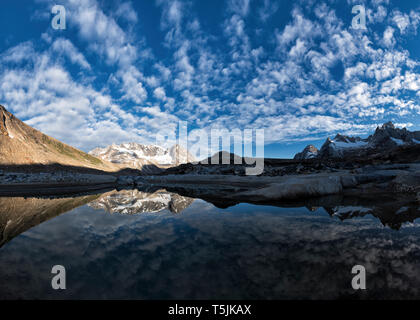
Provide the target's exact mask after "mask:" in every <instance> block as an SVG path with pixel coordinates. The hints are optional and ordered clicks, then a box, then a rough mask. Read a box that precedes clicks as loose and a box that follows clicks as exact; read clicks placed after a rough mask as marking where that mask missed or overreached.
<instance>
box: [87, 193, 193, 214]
mask: <svg viewBox="0 0 420 320" xmlns="http://www.w3.org/2000/svg"><path fill="white" fill-rule="evenodd" d="M193 201H194V199H192V198H188V197H183V196H180V195H178V194H176V193H172V192H166V191H164V190H159V191H156V192H154V193H149V192H142V191H139V190H123V191H112V192H109V193H106V194H104V195H103V196H102V197H101V198H100V199H98V200H96V201H94V202H92V203H90V204H89V206H91V207H92V208H95V209H104V210H106V211H107V212H109V213H121V214H138V213H145V212H159V211H162V210H165V209H168V210H169V211H171V212H173V213H179V212H181V211H183V210H184V209H185V208H187V207H189V206H190V205H191V203H192V202H193Z"/></svg>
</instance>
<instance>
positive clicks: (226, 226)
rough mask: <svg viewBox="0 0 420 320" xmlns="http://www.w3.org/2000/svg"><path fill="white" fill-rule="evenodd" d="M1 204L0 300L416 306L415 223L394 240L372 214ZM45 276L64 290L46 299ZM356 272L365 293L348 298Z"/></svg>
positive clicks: (152, 199) (130, 195)
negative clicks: (62, 274)
mask: <svg viewBox="0 0 420 320" xmlns="http://www.w3.org/2000/svg"><path fill="white" fill-rule="evenodd" d="M0 204H1V207H0V239H1V242H0V245H1V247H0V298H2V299H15V298H24V299H27V298H47V299H68V298H71V299H92V298H93V299H110V298H112V299H212V298H214V299H238V298H241V299H314V298H322V299H335V298H356V299H360V298H362V299H366V298H371V299H373V298H420V293H419V291H420V225H419V223H418V222H417V221H414V222H406V223H403V224H402V226H401V227H400V229H399V230H394V229H392V228H390V227H388V226H383V225H382V223H381V221H380V220H379V219H378V218H376V217H374V216H373V215H371V214H369V213H367V214H365V215H364V216H363V217H362V216H359V217H353V218H352V219H345V220H342V219H340V218H342V214H343V210H344V213H345V212H346V210H347V211H348V208H347V209H346V208H344V209H343V208H341V211H340V210H338V209H336V211H337V212H338V213H340V212H341V216H340V215H338V214H334V215H333V216H331V215H330V214H331V212H330V213H328V212H327V210H325V209H324V208H312V211H311V210H309V209H307V208H280V207H274V206H256V205H249V204H239V205H236V206H234V207H230V208H228V209H218V208H216V207H215V206H213V205H212V204H210V203H207V202H205V201H203V200H193V199H189V198H184V197H181V196H178V195H176V194H170V193H166V192H158V193H154V194H147V193H141V192H135V191H124V192H120V193H117V192H111V193H109V194H105V195H97V196H85V197H79V198H73V199H71V198H69V199H53V200H48V199H31V198H27V199H24V198H1V199H0ZM360 210H361V211H362V212H364V211H366V209H360ZM403 211H404V209H403ZM365 213H366V212H365ZM397 214H403V213H397ZM53 265H63V266H64V267H65V268H66V275H67V283H66V285H67V289H66V290H58V291H56V290H53V289H52V287H51V279H52V277H53V275H52V274H51V268H52V266H53ZM354 265H363V266H364V267H365V268H366V273H367V274H366V277H367V279H366V286H367V290H364V291H355V290H353V289H352V286H351V279H352V277H353V276H354V275H353V274H351V269H352V267H353V266H354Z"/></svg>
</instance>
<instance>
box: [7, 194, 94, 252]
mask: <svg viewBox="0 0 420 320" xmlns="http://www.w3.org/2000/svg"><path fill="white" fill-rule="evenodd" d="M96 198H98V195H90V196H82V197H77V198H57V199H42V198H22V197H4V198H1V197H0V247H1V246H3V245H4V244H5V243H6V242H8V241H10V240H11V239H13V238H14V237H16V236H18V235H19V234H21V233H23V232H25V231H26V230H28V229H30V228H32V227H35V226H37V225H39V224H41V223H43V222H45V221H47V220H49V219H51V218H54V217H56V216H58V215H60V214H62V213H65V212H67V211H70V210H72V209H74V208H76V207H79V206H82V205H85V204H86V203H89V202H90V201H92V200H94V199H96Z"/></svg>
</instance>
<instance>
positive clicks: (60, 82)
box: [0, 0, 420, 157]
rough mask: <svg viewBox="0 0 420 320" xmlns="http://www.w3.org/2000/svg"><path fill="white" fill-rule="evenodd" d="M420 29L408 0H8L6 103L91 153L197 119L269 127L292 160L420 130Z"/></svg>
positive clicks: (1, 35)
mask: <svg viewBox="0 0 420 320" xmlns="http://www.w3.org/2000/svg"><path fill="white" fill-rule="evenodd" d="M55 4H59V5H63V6H64V7H65V9H66V29H65V30H55V29H53V28H52V26H51V20H52V18H53V16H54V15H53V14H52V13H51V8H52V7H53V5H55ZM355 5H363V7H364V8H365V11H366V29H365V30H360V29H354V28H353V27H352V19H353V18H354V16H355V14H352V8H353V6H355ZM419 25H420V3H419V2H418V1H408V0H407V1H391V0H365V1H363V0H347V1H344V0H343V1H338V0H326V1H312V0H308V1H284V0H282V1H278V0H277V1H274V0H196V1H192V0H190V1H181V0H168V1H163V0H156V1H154V0H142V1H140V0H139V1H124V0H108V1H100V0H55V1H49V0H33V1H29V0H20V1H12V0H2V1H1V10H0V61H1V63H0V76H1V79H2V81H1V82H0V104H3V105H4V106H5V107H6V108H7V109H8V110H9V111H11V112H13V113H15V114H16V116H18V117H19V118H21V119H22V120H24V121H25V122H26V123H28V124H29V125H31V126H33V127H35V128H37V129H39V130H41V131H43V132H45V133H47V134H49V135H51V136H53V137H55V138H57V139H59V140H62V141H63V142H66V143H68V144H71V145H73V146H76V147H78V148H81V149H82V150H84V151H89V150H91V149H93V148H95V147H97V146H106V145H109V144H111V143H122V142H131V141H133V142H140V143H154V142H155V137H156V135H157V134H160V135H170V134H171V133H174V132H176V130H177V126H178V122H179V121H186V122H187V123H188V128H189V134H192V135H194V132H197V130H199V129H202V130H206V131H208V130H210V129H211V128H225V129H227V130H229V131H231V130H233V129H240V130H244V129H264V131H265V143H266V148H265V155H266V156H268V157H291V156H293V154H294V153H296V152H297V151H300V150H301V149H303V147H304V146H305V145H307V144H309V143H313V144H315V145H316V146H318V147H319V146H320V145H321V144H322V142H323V141H324V140H325V138H326V137H327V136H333V135H335V134H336V133H338V132H340V133H344V134H349V135H361V136H366V135H367V134H368V133H370V132H372V131H373V130H374V129H375V127H376V126H377V125H379V124H381V123H384V122H386V121H390V120H391V121H393V122H394V123H396V124H397V125H398V126H407V127H409V129H410V130H419V129H420V122H419V112H420V93H419V92H420V90H419V89H420V34H419Z"/></svg>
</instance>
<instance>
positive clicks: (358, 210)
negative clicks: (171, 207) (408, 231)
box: [166, 186, 420, 230]
mask: <svg viewBox="0 0 420 320" xmlns="http://www.w3.org/2000/svg"><path fill="white" fill-rule="evenodd" d="M166 190H168V191H170V192H173V193H177V194H180V195H182V196H186V197H192V198H200V199H202V200H205V201H206V202H209V203H212V204H213V205H215V206H216V207H218V208H223V209H225V208H228V207H231V206H235V205H237V204H239V203H251V204H259V205H271V206H276V207H283V208H298V207H306V208H307V209H308V210H309V211H315V210H316V209H317V208H320V207H321V208H323V209H324V210H325V211H326V212H328V214H330V215H331V216H333V217H337V218H339V219H340V220H346V219H352V218H357V217H364V216H366V215H372V216H374V217H375V218H377V219H379V220H380V221H381V223H382V224H383V225H384V226H388V227H390V228H391V229H394V230H399V229H400V228H401V226H402V225H403V224H404V223H407V222H413V221H414V220H415V219H417V218H419V217H420V200H419V199H418V198H415V197H413V195H410V194H407V195H406V196H403V195H400V194H398V195H393V194H386V193H381V192H378V193H377V194H371V193H366V194H360V193H358V194H356V195H355V194H352V193H351V192H348V193H343V194H340V195H331V196H325V197H316V198H305V199H296V200H293V201H282V202H276V201H264V202H255V201H247V200H246V199H244V200H243V201H241V202H238V201H234V200H229V192H226V191H225V190H220V191H217V190H214V189H205V188H191V187H185V186H184V187H179V186H176V187H166Z"/></svg>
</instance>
